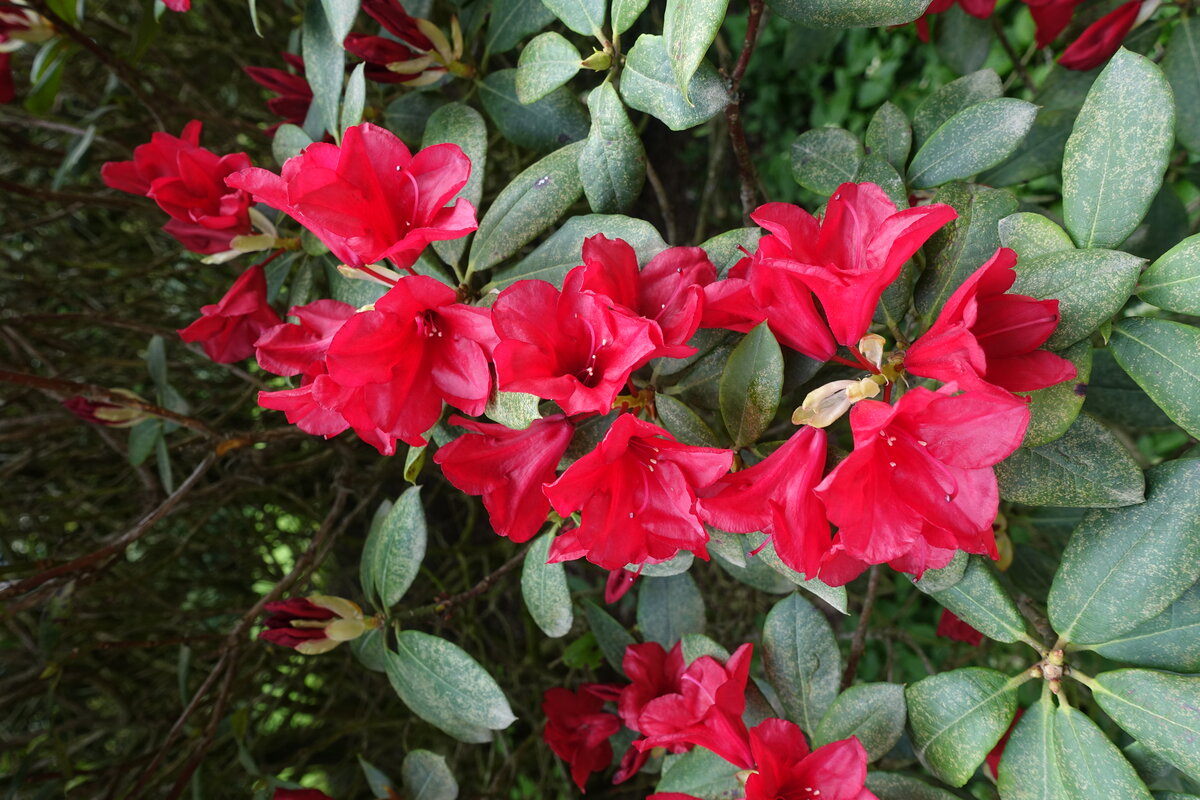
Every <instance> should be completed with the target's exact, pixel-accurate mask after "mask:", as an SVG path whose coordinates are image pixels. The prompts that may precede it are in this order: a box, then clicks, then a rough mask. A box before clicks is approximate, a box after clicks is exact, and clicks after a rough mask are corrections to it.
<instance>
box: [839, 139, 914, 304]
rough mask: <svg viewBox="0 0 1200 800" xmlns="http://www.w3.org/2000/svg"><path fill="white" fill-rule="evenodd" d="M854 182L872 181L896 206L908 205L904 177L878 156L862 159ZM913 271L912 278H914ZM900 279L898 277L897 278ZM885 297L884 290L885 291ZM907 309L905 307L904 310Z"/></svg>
mask: <svg viewBox="0 0 1200 800" xmlns="http://www.w3.org/2000/svg"><path fill="white" fill-rule="evenodd" d="M854 182H855V183H874V184H876V185H878V186H879V188H880V189H883V193H884V194H886V195H887V196H888V199H889V200H891V201H892V203H894V204H895V206H896V208H904V207H905V206H907V205H908V192H907V189H906V188H905V186H904V178H902V177H900V173H899V172H897V171H896V168H895V167H893V166H892V165H891V164H889V163H888V162H887V161H885V160H884V159H883V158H881V157H880V156H876V155H868V156H867V157H866V158H864V159H863V162H862V164H861V165H859V167H858V174H857V175H855V176H854ZM910 266H912V262H911V261H910V262H909V263H908V264H906V265H905V271H908V268H909V267H910ZM915 277H916V275H915V272H914V273H913V278H915ZM897 280H900V279H897ZM904 284H905V285H904V291H905V299H909V298H910V297H911V295H912V279H909V280H906V281H904ZM895 285H896V281H893V282H892V286H889V287H888V289H891V288H892V287H893V286H895ZM885 297H886V292H885ZM907 310H908V309H907V308H906V309H905V311H907Z"/></svg>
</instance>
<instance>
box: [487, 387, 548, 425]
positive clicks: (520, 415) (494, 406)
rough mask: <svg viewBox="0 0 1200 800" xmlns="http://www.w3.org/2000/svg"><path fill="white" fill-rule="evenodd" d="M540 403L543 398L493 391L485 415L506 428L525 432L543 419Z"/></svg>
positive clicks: (521, 393)
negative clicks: (536, 421)
mask: <svg viewBox="0 0 1200 800" xmlns="http://www.w3.org/2000/svg"><path fill="white" fill-rule="evenodd" d="M540 402H541V398H540V397H538V396H537V395H535V394H526V393H525V392H502V391H500V390H499V389H493V390H492V393H491V395H489V396H488V401H487V406H486V407H485V408H484V410H483V413H484V414H487V416H488V418H489V419H491V420H493V421H495V422H499V423H500V424H501V425H503V426H504V427H506V428H512V429H513V430H514V431H523V430H525V429H526V428H528V427H529V426H530V425H532V424H533V422H534V420H537V419H541V417H542V415H541V413H540V412H539V411H538V403H540Z"/></svg>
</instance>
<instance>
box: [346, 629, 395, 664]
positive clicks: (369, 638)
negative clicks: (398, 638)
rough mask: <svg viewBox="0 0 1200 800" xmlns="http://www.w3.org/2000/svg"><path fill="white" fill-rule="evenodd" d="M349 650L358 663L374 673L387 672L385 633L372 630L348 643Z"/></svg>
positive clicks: (380, 630) (379, 630)
mask: <svg viewBox="0 0 1200 800" xmlns="http://www.w3.org/2000/svg"><path fill="white" fill-rule="evenodd" d="M350 650H351V651H352V652H353V653H354V657H355V658H357V659H358V663H360V664H362V665H363V666H364V667H366V668H367V669H369V670H372V671H374V672H387V633H386V632H385V631H384V630H382V629H380V628H374V629H372V630H369V631H367V632H366V633H364V634H363V635H362V636H359V637H358V638H357V639H353V640H351V641H350Z"/></svg>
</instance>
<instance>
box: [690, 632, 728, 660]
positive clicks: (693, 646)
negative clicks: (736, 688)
mask: <svg viewBox="0 0 1200 800" xmlns="http://www.w3.org/2000/svg"><path fill="white" fill-rule="evenodd" d="M679 649H680V652H682V653H683V663H685V664H690V663H692V662H693V661H695V660H696V659H697V658H700V656H712V657H713V658H715V659H717V660H718V661H720V662H722V663H724V662H726V661H728V660H729V651H728V650H726V649H725V648H724V647H721V645H719V644H717V643H716V642H714V641H713V640H712V639H710V638H708V637H707V636H705V635H704V634H703V633H685V634H684V635H683V637H682V638H681V639H680V640H679Z"/></svg>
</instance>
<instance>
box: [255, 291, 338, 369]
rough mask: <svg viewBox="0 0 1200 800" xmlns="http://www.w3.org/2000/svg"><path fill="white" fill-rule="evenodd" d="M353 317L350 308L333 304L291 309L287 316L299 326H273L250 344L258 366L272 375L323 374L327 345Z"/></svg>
mask: <svg viewBox="0 0 1200 800" xmlns="http://www.w3.org/2000/svg"><path fill="white" fill-rule="evenodd" d="M354 314H355V309H354V306H352V305H350V304H349V303H342V302H339V301H337V300H317V301H315V302H312V303H309V304H308V305H304V306H292V307H291V308H290V309H288V316H289V317H296V318H297V319H299V320H300V323H299V324H298V325H292V324H282V325H277V326H276V327H274V328H271V329H270V330H269V331H267V332H266V333H264V334H263V335H262V336H260V337H259V338H258V341H256V342H255V343H254V348H255V354H256V356H257V358H258V365H259V366H260V367H262V368H263V369H265V370H267V371H268V372H274V373H275V374H276V375H300V374H304V375H311V376H316V375H320V374H322V373H324V372H325V353H326V352H327V351H328V350H329V343H330V342H331V341H333V336H334V334H336V333H337V332H338V331H340V330H341V329H342V326H343V325H345V324H346V320H348V319H350V318H351V317H353V316H354Z"/></svg>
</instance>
